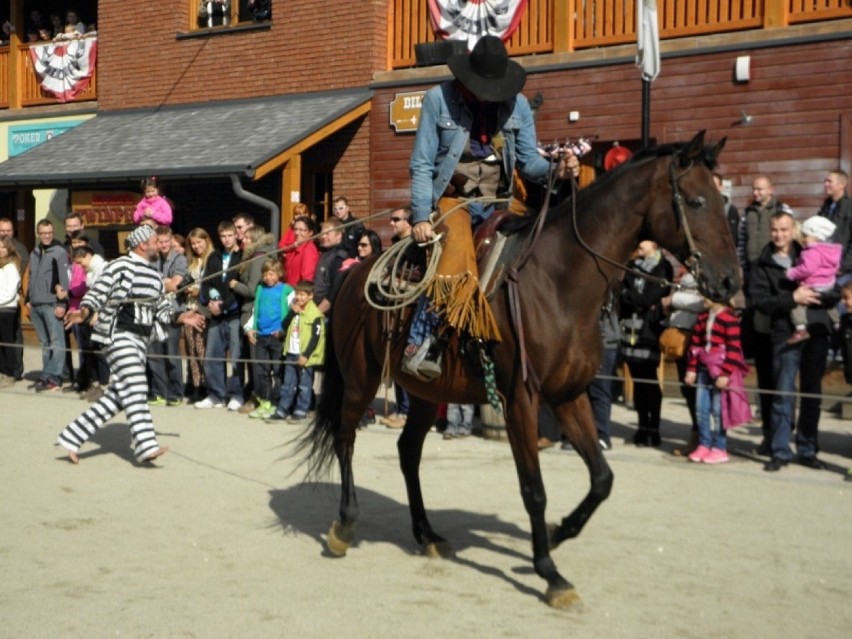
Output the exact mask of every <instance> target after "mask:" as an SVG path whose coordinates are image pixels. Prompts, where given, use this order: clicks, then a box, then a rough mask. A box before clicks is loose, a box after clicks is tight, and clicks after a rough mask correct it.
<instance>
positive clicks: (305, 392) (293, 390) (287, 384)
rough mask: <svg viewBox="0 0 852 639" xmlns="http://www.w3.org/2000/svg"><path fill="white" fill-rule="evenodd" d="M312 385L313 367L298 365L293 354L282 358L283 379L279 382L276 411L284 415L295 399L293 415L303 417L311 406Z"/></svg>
mask: <svg viewBox="0 0 852 639" xmlns="http://www.w3.org/2000/svg"><path fill="white" fill-rule="evenodd" d="M313 385H314V369H313V368H310V367H308V366H299V365H298V364H297V363H296V360H295V356H290V355H288V356H287V359H285V360H284V381H283V382H282V383H281V396H280V397H279V398H278V412H279V413H281V414H282V415H286V414H287V412H288V411H289V410H290V406H292V405H293V399H294V398H295V400H296V406H295V407H294V408H293V415H296V416H298V417H304V416H305V415H306V414H307V412H308V410H309V409H310V407H311V391H312V390H313Z"/></svg>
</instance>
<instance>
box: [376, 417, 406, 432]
mask: <svg viewBox="0 0 852 639" xmlns="http://www.w3.org/2000/svg"><path fill="white" fill-rule="evenodd" d="M406 419H407V416H406V415H403V414H401V413H391V414H390V415H386V416H385V417H382V418H381V419H380V420H379V423H381V424H384V425H385V426H386V427H387V428H394V429H399V428H402V427H403V426H405V420H406Z"/></svg>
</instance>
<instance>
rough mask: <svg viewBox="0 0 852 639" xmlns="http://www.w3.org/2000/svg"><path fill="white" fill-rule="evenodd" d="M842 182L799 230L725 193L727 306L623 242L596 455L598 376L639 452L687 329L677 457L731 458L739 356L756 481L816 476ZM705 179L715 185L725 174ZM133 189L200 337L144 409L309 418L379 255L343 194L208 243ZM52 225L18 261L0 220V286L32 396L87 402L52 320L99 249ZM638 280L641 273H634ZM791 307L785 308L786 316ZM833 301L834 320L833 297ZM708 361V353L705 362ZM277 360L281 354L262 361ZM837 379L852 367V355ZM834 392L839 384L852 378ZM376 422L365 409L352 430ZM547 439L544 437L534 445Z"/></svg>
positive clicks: (837, 326) (774, 202) (770, 197)
mask: <svg viewBox="0 0 852 639" xmlns="http://www.w3.org/2000/svg"><path fill="white" fill-rule="evenodd" d="M847 181H848V177H847V176H846V174H845V173H843V172H842V171H832V172H830V173H829V175H828V176H827V177H826V180H825V185H824V186H825V192H826V200H825V202H824V203H823V205H822V207H821V208H820V209H819V211H818V213H817V216H818V217H815V218H814V219H812V220H811V221H810V222H809V223H806V224H804V235H802V234H801V230H800V227H801V226H802V225H801V222H802V220H800V219H799V218H798V216H797V215H796V213H795V212H793V211H792V209H790V207H788V206H786V205H785V204H783V203H782V202H780V201H779V200H778V199H777V197H776V196H775V194H774V190H773V187H772V184H771V180H770V179H769V177H767V176H758V177H757V178H755V180H754V188H753V198H752V201H751V202H750V203H749V204H748V206H746V207H744V209H743V211H742V212H740V211H739V210H738V209H737V208H736V207H735V206H733V204H732V203H730V202H729V201H727V200H726V215H727V218H728V221H729V227H730V230H731V234H732V239H733V241H734V245H735V246H736V247H737V249H738V251H737V253H738V259H739V260H740V263H741V267H742V272H743V276H744V283H745V286H744V302H741V303H737V304H735V302H734V301H733V300H731V301H729V303H727V304H718V303H711V302H710V301H709V300H704V299H703V298H702V297H701V296H700V294H699V293H698V291H697V287H696V286H695V282H694V280H693V279H692V276H691V275H690V274H689V273H686V272H680V273H679V274H678V277H677V280H678V282H679V287H678V288H677V289H676V290H669V289H667V288H666V287H665V286H664V285H663V284H662V283H661V282H663V281H666V280H668V281H671V280H673V279H674V278H675V275H674V271H673V269H672V264H671V263H670V261H669V260H668V259H667V258H666V256H665V255H664V254H663V253H662V252H661V251H660V249H659V248H658V247H657V246H656V245H655V244H654V243H653V242H649V241H644V242H642V243H641V244H640V245H639V246H638V247H637V249H636V253H635V255H634V258H633V259H632V261H631V265H630V266H631V267H632V269H631V270H630V271H629V272H628V273H627V274H626V276H625V277H624V279H623V282H622V286H621V290H620V291H615V292H614V295H613V297H612V299H611V300H609V302H608V304H607V306H606V307H605V308H604V309H603V311H602V316H601V328H602V334H603V336H604V344H603V346H604V354H605V358H604V361H603V363H602V368H601V370H600V377H601V379H596V380H595V382H594V383H593V385H592V387H590V389H589V395H590V400H591V403H592V407H593V411H594V414H595V419H596V423H597V426H598V432H599V439H600V443H601V446H602V448H604V450H608V449H610V448H611V447H612V445H613V443H612V438H611V432H610V426H609V415H610V406H611V404H612V402H613V401H614V399H615V398H616V397H617V396H618V393H619V391H618V390H617V389H615V388H614V383H613V381H611V380H612V377H613V375H614V373H615V371H616V369H617V363H618V362H621V363H622V364H623V366H624V368H623V370H624V373H625V374H624V378H625V379H626V380H627V382H628V383H629V384H630V385H631V386H632V394H631V395H630V396H629V397H628V396H627V393H624V397H625V401H627V400H628V399H629V400H630V402H631V404H632V408H633V409H635V410H636V412H637V419H638V427H637V429H636V431H635V433H634V434H633V435H632V437H630V438H629V439H630V440H631V441H632V443H634V444H635V445H637V446H650V447H657V446H659V445H660V444H661V442H662V440H663V439H664V438H665V437H666V433H665V432H663V431H661V421H662V420H661V417H662V416H661V410H662V392H661V386H660V383H659V382H658V379H659V370H660V363H661V361H663V360H664V359H665V354H664V353H663V352H662V351H661V347H660V344H659V336H660V334H661V332H662V331H663V329H664V328H665V327H672V328H677V329H679V330H680V331H682V332H683V333H684V334H686V335H687V346H686V348H685V349H684V351H683V352H682V353H680V354H679V356H677V357H676V358H675V361H676V364H677V371H678V380H679V381H680V382H681V392H682V393H683V396H684V398H685V400H686V404H687V407H688V408H689V415H690V421H691V430H692V435H691V436H690V438H689V441H688V442H687V445H686V447H684V448H677V449H676V452H677V453H679V454H682V455H684V456H688V457H689V459H690V460H692V461H695V462H704V463H711V464H715V463H724V462H726V461H728V456H727V452H726V450H725V431H726V430H727V429H728V428H730V427H733V426H736V425H738V423H739V422H738V423H737V424H735V423H725V421H726V420H730V419H732V418H731V417H730V415H731V413H730V406H728V405H726V404H725V401H726V397H729V396H731V395H732V394H736V393H735V391H737V390H739V391H740V392H739V395H740V396H742V395H743V394H744V393H743V391H744V389H743V387H742V386H743V382H742V374H743V373H744V372H745V371H746V370H747V367H746V364H745V362H746V359H748V360H749V361H752V360H753V363H754V367H755V369H756V373H757V383H758V391H759V392H758V398H759V401H758V402H757V405H756V406H755V410H754V412H755V415H756V416H759V419H760V423H761V427H762V432H763V437H762V442H761V444H760V446H758V448H757V449H756V450H755V451H754V452H755V453H756V454H758V455H766V456H767V457H768V461H767V462H766V470H767V471H777V470H779V469H781V468H783V467H784V466H785V465H786V464H787V463H789V462H790V461H794V460H795V461H798V462H799V463H800V464H802V465H804V466H806V467H809V468H814V469H819V468H823V467H824V464H823V463H822V461H821V460H820V459H819V458H818V457H817V453H818V452H819V445H818V422H819V410H820V402H819V399H818V396H819V394H820V391H821V386H820V381H821V379H822V376H823V374H824V373H825V370H826V362H827V361H829V360H831V359H832V358H833V357H834V356H835V353H842V352H844V351H845V350H848V349H849V348H850V345H848V344H844V342H843V340H842V336H843V335H844V334H849V335H850V337H852V329H850V328H849V327H850V326H852V323H850V322H849V321H847V319H848V317H850V316H849V315H847V314H844V315H842V316H838V315H837V307H838V302H839V300H840V298H841V291H845V292H846V295H845V299H847V300H852V285H848V282H849V281H850V280H852V257H850V255H852V252H851V251H850V250H849V241H850V237H849V236H850V224H852V204H851V203H850V200H849V197H848V195H847V193H846V186H847ZM717 186H718V187H719V188H720V189H721V188H722V179H721V176H717ZM144 187H145V189H146V197H145V198H143V199H142V200H141V201H140V204H139V208H138V209H137V214H136V216H135V218H134V219H135V221H136V222H137V223H140V224H149V225H150V226H151V227H152V228H154V229H155V234H156V236H157V247H158V249H159V252H158V256H157V258H156V259H155V260H154V264H155V266H156V267H157V269H158V270H159V272H160V274H161V277H162V280H163V282H164V289H165V292H166V293H172V294H174V300H175V301H174V304H176V308H179V309H180V310H189V311H193V312H197V313H199V314H201V315H203V316H204V317H205V318H206V323H205V326H204V328H203V329H199V328H198V327H197V326H193V325H183V326H177V325H176V326H174V327H173V328H172V329H171V330H170V331H169V334H168V335H167V339H166V340H165V341H164V342H161V343H155V344H152V346H151V347H150V348H149V363H148V375H149V380H150V384H149V396H148V401H149V404H151V405H160V406H179V405H183V404H185V403H190V404H192V405H194V406H195V407H196V408H197V409H216V408H226V409H228V410H230V411H235V412H240V413H243V414H247V415H249V416H250V417H252V418H263V419H268V420H288V421H296V422H298V421H302V420H303V419H305V417H306V416H307V413H308V411H309V410H310V409H311V407H312V401H313V397H312V395H313V391H312V386H313V375H312V373H313V370H315V368H316V367H317V366H320V365H321V363H322V347H323V342H324V336H323V333H324V331H323V322H322V321H318V320H319V319H320V318H322V317H323V316H324V315H326V314H328V312H329V309H330V307H331V304H332V302H333V298H334V292H335V289H336V286H337V285H338V283H339V281H340V280H341V279H342V277H343V274H344V273H345V272H346V271H347V270H348V269H350V268H352V267H353V266H355V265H357V264H358V263H360V262H363V261H365V260H368V259H370V258H372V257H374V256H377V255H379V254H380V253H381V252H382V243H381V239H380V237H379V235H378V234H377V233H376V232H375V231H374V230H371V229H368V228H365V227H364V225H363V224H362V223H361V222H359V221H358V220H357V218H356V217H355V216H354V215H353V214H352V211H351V210H350V207H349V202H348V201H347V200H346V198H345V197H342V196H341V197H338V198H336V199H335V200H334V207H333V215H332V216H330V217H329V218H328V219H326V220H325V221H323V222H322V224H321V225H320V227H319V229H318V230H317V226H316V217H315V216H314V215H313V214H312V213H311V211H310V210H309V209H308V208H307V207H306V206H305V205H304V204H299V205H297V207H296V208H295V210H294V216H293V220H292V223H291V225H290V227H289V228H288V229H287V230H286V231H285V233H284V234H283V236H282V237H281V239H280V240H279V239H278V238H276V237H274V236H272V235H271V234H269V233H268V232H266V230H265V229H264V228H262V227H261V226H260V225H259V224H257V223H256V222H255V221H254V219H253V218H252V216H250V215H248V214H239V215H237V216H235V217H234V218H233V219H230V220H223V221H221V222H220V223H219V224H218V226H217V228H216V235H215V237H214V236H211V234H210V233H208V231H207V230H205V229H203V228H194V229H190V230H189V231H188V232H187V234H186V237H185V239H184V238H183V236H180V235H177V234H175V233H173V232H172V229H171V227H170V223H171V222H172V214H171V208H170V203H169V202H168V200H167V199H165V198H163V197H162V196H161V195H160V193H159V189H158V185H157V184H156V182H155V181H154V182H151V181H149V182H147V183H145V184H144ZM410 216H411V210H410V209H408V208H405V207H403V208H399V209H396V210H394V211H393V212H392V213H391V215H390V225H391V227H392V231H393V237H394V241H398V240H399V239H403V238H406V237H408V236H409V235H410V234H411V225H410V223H409V218H410ZM65 232H66V236H65V239H64V242H63V241H61V240H59V239H57V238H55V237H54V233H53V225H52V224H51V223H50V222H49V221H48V220H42V221H41V222H39V224H38V244H37V246H36V247H35V249H34V250H33V251H31V252H28V251H26V250H25V249H23V247H21V246H20V243H17V241H16V240H14V238H13V237H12V233H11V221H10V220H8V219H3V220H0V269H2V271H0V272H2V274H3V281H2V282H0V284H2V288H3V290H6V289H9V288H10V287H11V288H16V286H19V285H20V281H21V276H22V275H23V274H24V272H25V271H27V270H29V273H28V275H29V277H28V278H27V281H28V286H27V289H26V291H25V297H24V300H25V304H26V306H27V309H28V312H29V313H30V319H31V321H32V322H33V325H34V327H35V328H36V332H37V335H38V338H39V341H40V342H41V344H42V355H43V359H42V363H43V366H42V371H41V373H40V375H39V377H38V379H37V380H36V383H35V386H34V388H35V390H36V391H39V392H44V391H55V390H60V389H62V388H63V386H64V389H65V390H69V391H75V392H79V393H80V394H81V397H84V398H86V399H88V400H90V401H95V400H97V399H98V398H99V397H100V396H101V395H102V394H103V387H105V386H106V385H107V382H108V375H109V371H108V369H107V367H106V365H105V362H104V359H103V357H102V356H101V355H100V354H99V352H98V350H97V347H96V346H95V345H93V343H92V341H91V330H90V329H87V328H86V325H84V324H83V325H76V326H73V327H71V329H72V330H65V328H64V327H63V315H64V314H65V312H68V311H75V310H76V309H77V308H78V307H79V304H80V300H81V299H82V298H83V297H84V296H85V294H86V291H87V290H88V289H90V288H91V287H92V286H93V285H94V282H95V281H96V279H97V277H98V273H99V272H100V271H101V270H102V269H103V267H104V264H105V261H104V255H103V253H104V251H103V247H101V246H100V244H99V243H98V242H97V241H96V240H95V238H94V237H93V236H91V235H90V234H87V233H86V231H85V228H84V225H83V219H82V217H81V216H79V215H78V214H70V215H68V216H67V219H66V221H65ZM217 240H218V241H217ZM803 244H804V246H803ZM824 244H828V245H832V244H834V245H838V246H839V248H838V249H837V251H835V252H836V253H838V258H837V259H836V260H835V263H836V262H837V261H839V262H840V266H839V267H832V269H833V272H832V274H831V275H832V276H831V277H830V278H829V282H830V284H829V285H828V286H820V287H814V286H809V285H808V284H806V283H800V282H799V281H798V280H797V279H793V278H795V277H797V274H796V271H795V269H793V267H796V266H797V264H799V262H800V256H801V255H802V254H803V252H804V253H805V254H807V251H806V250H805V251H803V249H807V248H808V247H819V246H822V245H824ZM27 261H29V266H27V265H26V262H27ZM13 271H15V272H16V273H17V279H16V277H15V273H13ZM834 271H836V273H835V272H834ZM645 273H647V274H648V275H651V276H652V278H645V277H644V276H643V274H645ZM835 275H836V283H835V282H834V280H835V277H834V276H835ZM804 281H806V280H802V282H804ZM16 282H18V284H16ZM844 286H845V288H843V287H844ZM6 297H8V296H4V299H3V300H0V320H2V321H0V330H2V334H3V336H4V340H3V341H4V343H6V344H9V343H15V344H20V343H21V342H20V340H21V336H20V319H19V318H18V317H17V316H16V314H15V313H14V311H13V308H14V306H15V304H14V303H13V302H11V300H9V299H6ZM16 301H17V300H15V302H16ZM797 306H798V307H801V308H799V309H798V311H799V314H798V315H791V311H793V310H794V308H795V307H797ZM840 308H841V310H843V311H844V312H845V310H846V309H845V308H844V307H843V305H842V304H841V305H840ZM802 312H804V315H802ZM794 318H795V319H794ZM794 322H795V323H794ZM844 330H845V332H844ZM740 333H742V334H743V336H744V337H743V339H742V341H741V340H740ZM69 336H72V337H73V342H74V343H75V344H76V347H77V349H78V351H79V353H78V357H77V367H76V374H75V372H74V367H73V366H72V361H71V357H70V356H67V355H66V352H70V349H69V348H68V346H69V345H70V344H71V340H70V339H69ZM18 351H19V349H17V348H9V347H8V346H7V347H5V348H4V349H3V350H2V352H0V386H8V385H11V384H13V383H14V382H15V381H16V380H20V379H21V378H22V375H23V371H22V367H21V364H20V361H19V360H20V358H19V357H17V356H16V353H17V352H18ZM713 351H718V352H717V353H716V355H718V356H719V357H720V358H721V359H718V361H717V360H716V359H714V358H713V357H709V356H708V355H706V354H707V353H712V352H713ZM275 353H277V357H273V356H272V354H275ZM708 362H712V364H711V363H708ZM720 366H721V368H720ZM714 367H715V368H714ZM847 368H848V369H849V370H850V373H852V362H847ZM797 375H798V376H799V378H800V379H801V382H800V390H802V391H807V393H808V396H807V397H803V398H802V399H800V400H798V401H799V404H800V406H799V410H798V421H797V422H794V420H795V419H796V417H795V416H796V409H795V404H796V401H797V399H796V390H797V388H796V378H797ZM733 380H737V381H733ZM847 381H850V383H852V374H850V375H847ZM616 384H621V382H616ZM627 385H628V384H624V386H625V387H626V386H627ZM696 390H697V399H696ZM395 396H396V405H395V409H394V411H393V412H389V414H388V415H386V416H385V417H383V418H382V422H383V423H384V424H385V425H386V426H387V427H389V428H401V427H402V426H403V425H404V423H405V419H406V417H407V405H408V401H407V396H406V393H405V391H404V389H402V388H401V387H399V386H396V388H395ZM471 411H472V409H471V407H469V406H452V407H451V410H450V411H449V413H448V414H447V417H446V419H445V421H446V420H448V421H449V422H450V423H449V425H448V430H447V431H446V435H445V436H446V437H447V438H453V437H464V436H466V435H468V434H470V431H471V423H472V412H471ZM373 421H374V415H373V414H372V411H369V412H368V413H367V414H366V415H365V416H364V418H363V420H362V425H363V424H367V423H372V422H373ZM794 433H795V435H794ZM554 437H556V438H558V437H559V435H558V434H556V435H554ZM551 443H553V442H551V441H549V440H548V439H546V438H543V440H542V442H540V447H541V448H545V447H548V446H549V445H550V444H551ZM793 445H795V447H796V448H795V452H794V451H793V450H791V446H793ZM565 447H568V446H565Z"/></svg>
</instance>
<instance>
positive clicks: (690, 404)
mask: <svg viewBox="0 0 852 639" xmlns="http://www.w3.org/2000/svg"><path fill="white" fill-rule="evenodd" d="M675 365H676V366H677V379H678V381H679V382H680V394H681V395H682V396H683V399H684V401H686V408H687V409H688V410H689V419H690V420H691V421H692V430H694V431H697V430H698V412H697V410H696V405H697V401H696V397H697V389H696V388H695V386H689V385H687V384H684V383H683V378H684V377H685V375H686V355H684V356H683V357H681V358H679V359H678V360H676V361H675Z"/></svg>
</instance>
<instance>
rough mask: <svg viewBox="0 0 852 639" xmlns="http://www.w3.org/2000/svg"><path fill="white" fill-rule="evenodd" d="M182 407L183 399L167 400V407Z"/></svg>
mask: <svg viewBox="0 0 852 639" xmlns="http://www.w3.org/2000/svg"><path fill="white" fill-rule="evenodd" d="M182 405H183V400H182V399H167V400H166V406H182Z"/></svg>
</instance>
